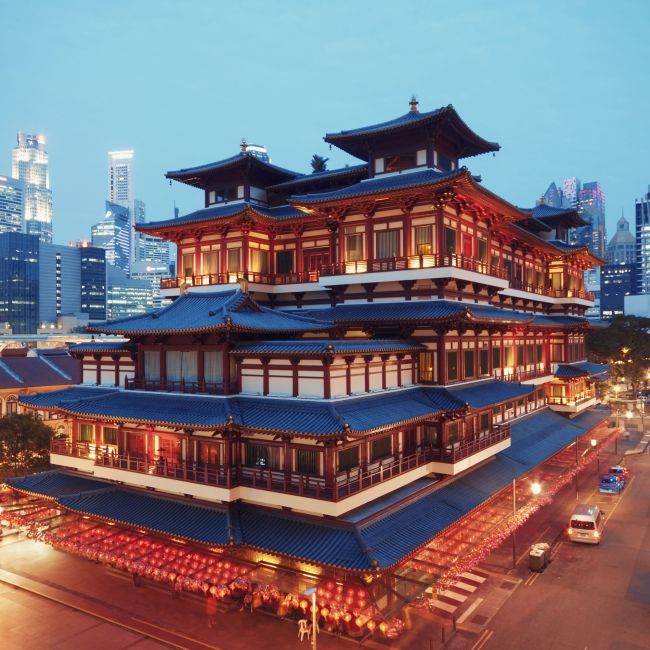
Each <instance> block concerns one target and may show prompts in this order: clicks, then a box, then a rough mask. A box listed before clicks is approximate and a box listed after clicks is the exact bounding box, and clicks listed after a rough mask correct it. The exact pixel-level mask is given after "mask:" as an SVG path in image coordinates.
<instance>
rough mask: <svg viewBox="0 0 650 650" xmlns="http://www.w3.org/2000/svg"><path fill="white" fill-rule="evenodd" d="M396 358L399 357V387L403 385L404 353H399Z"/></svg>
mask: <svg viewBox="0 0 650 650" xmlns="http://www.w3.org/2000/svg"><path fill="white" fill-rule="evenodd" d="M396 358H397V387H398V388H400V387H401V386H402V361H403V359H404V355H403V354H398V355H397V357H396Z"/></svg>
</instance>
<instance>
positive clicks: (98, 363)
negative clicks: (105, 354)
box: [93, 354, 102, 386]
mask: <svg viewBox="0 0 650 650" xmlns="http://www.w3.org/2000/svg"><path fill="white" fill-rule="evenodd" d="M93 358H94V359H95V383H96V384H97V385H98V386H100V385H101V383H102V356H101V354H94V355H93Z"/></svg>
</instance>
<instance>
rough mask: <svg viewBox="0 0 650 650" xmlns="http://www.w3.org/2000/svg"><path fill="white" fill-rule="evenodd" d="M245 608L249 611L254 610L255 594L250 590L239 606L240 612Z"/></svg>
mask: <svg viewBox="0 0 650 650" xmlns="http://www.w3.org/2000/svg"><path fill="white" fill-rule="evenodd" d="M245 609H247V610H249V611H251V612H252V611H253V596H252V594H251V592H250V591H247V592H246V595H245V596H244V600H243V602H242V605H241V607H240V608H239V611H240V612H243V611H244V610H245Z"/></svg>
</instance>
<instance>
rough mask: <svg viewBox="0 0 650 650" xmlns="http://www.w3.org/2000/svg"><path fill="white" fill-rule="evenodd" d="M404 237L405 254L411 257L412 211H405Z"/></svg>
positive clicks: (403, 221)
mask: <svg viewBox="0 0 650 650" xmlns="http://www.w3.org/2000/svg"><path fill="white" fill-rule="evenodd" d="M402 223H403V226H402V229H403V235H402V236H403V237H404V256H405V257H411V254H412V253H411V212H410V211H407V212H405V213H404V218H403V220H402Z"/></svg>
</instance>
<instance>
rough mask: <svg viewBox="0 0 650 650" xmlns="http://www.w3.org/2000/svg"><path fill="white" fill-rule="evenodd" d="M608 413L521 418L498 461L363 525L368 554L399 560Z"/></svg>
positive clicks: (550, 413) (389, 562)
mask: <svg viewBox="0 0 650 650" xmlns="http://www.w3.org/2000/svg"><path fill="white" fill-rule="evenodd" d="M606 417H607V412H601V413H600V414H599V415H598V416H597V417H595V418H591V419H590V420H587V419H585V420H584V421H583V422H580V423H576V422H575V421H569V420H568V419H566V418H564V417H563V416H561V415H559V414H557V413H554V412H553V411H550V410H549V409H547V410H544V411H543V412H541V413H537V414H532V415H530V416H528V417H526V418H524V419H523V420H520V421H518V422H516V423H515V424H513V425H512V445H511V447H509V448H508V449H506V450H505V451H502V452H500V453H499V454H497V455H496V456H495V458H494V460H493V461H492V462H490V463H488V464H487V465H484V466H482V467H479V468H478V469H475V470H473V471H472V472H470V473H468V474H467V475H466V476H463V477H461V478H458V479H457V480H456V481H454V482H453V483H452V484H450V485H448V486H446V487H442V488H440V489H439V490H437V491H435V492H433V493H431V494H428V495H425V496H423V497H421V498H419V499H416V500H414V501H413V502H412V503H409V504H406V505H403V506H402V507H400V508H399V509H398V510H396V511H395V512H392V513H389V514H388V515H386V516H384V517H379V518H377V519H376V520H374V521H371V522H369V523H367V524H365V525H362V526H361V527H360V528H359V532H360V535H361V538H362V540H363V542H364V544H365V545H366V547H367V548H368V549H369V550H368V554H369V555H370V556H371V557H372V558H374V559H376V560H378V561H379V563H380V566H381V567H383V568H386V567H389V566H392V565H394V564H396V563H397V562H399V561H400V560H402V559H403V558H404V556H405V555H407V554H409V553H411V552H413V551H414V550H415V549H417V548H419V547H420V546H422V545H423V544H426V543H427V542H428V541H429V540H430V539H431V538H433V537H435V536H436V535H437V534H439V533H440V532H442V531H443V530H444V529H445V528H447V527H448V526H449V525H451V524H453V523H454V522H455V521H456V520H457V519H459V518H460V517H461V516H463V515H465V514H467V513H469V512H470V511H471V510H472V509H473V508H475V507H476V506H478V505H480V504H481V503H482V502H483V501H485V499H486V498H488V497H490V496H491V495H493V494H495V493H496V492H498V491H500V490H502V489H503V488H505V487H506V486H508V485H509V484H510V483H511V482H512V479H513V478H516V477H517V476H520V475H521V474H524V473H526V472H528V471H529V470H531V469H533V468H534V467H536V466H537V465H539V464H540V463H542V462H543V461H545V460H546V459H548V458H550V457H551V456H553V455H554V454H556V453H557V452H559V451H560V450H561V449H563V448H564V447H566V446H567V445H568V444H570V443H571V442H573V441H574V440H575V438H576V436H579V435H582V434H583V433H585V432H586V431H589V430H590V429H591V428H593V426H595V425H596V424H597V423H598V422H600V421H602V420H603V419H605V418H606Z"/></svg>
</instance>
